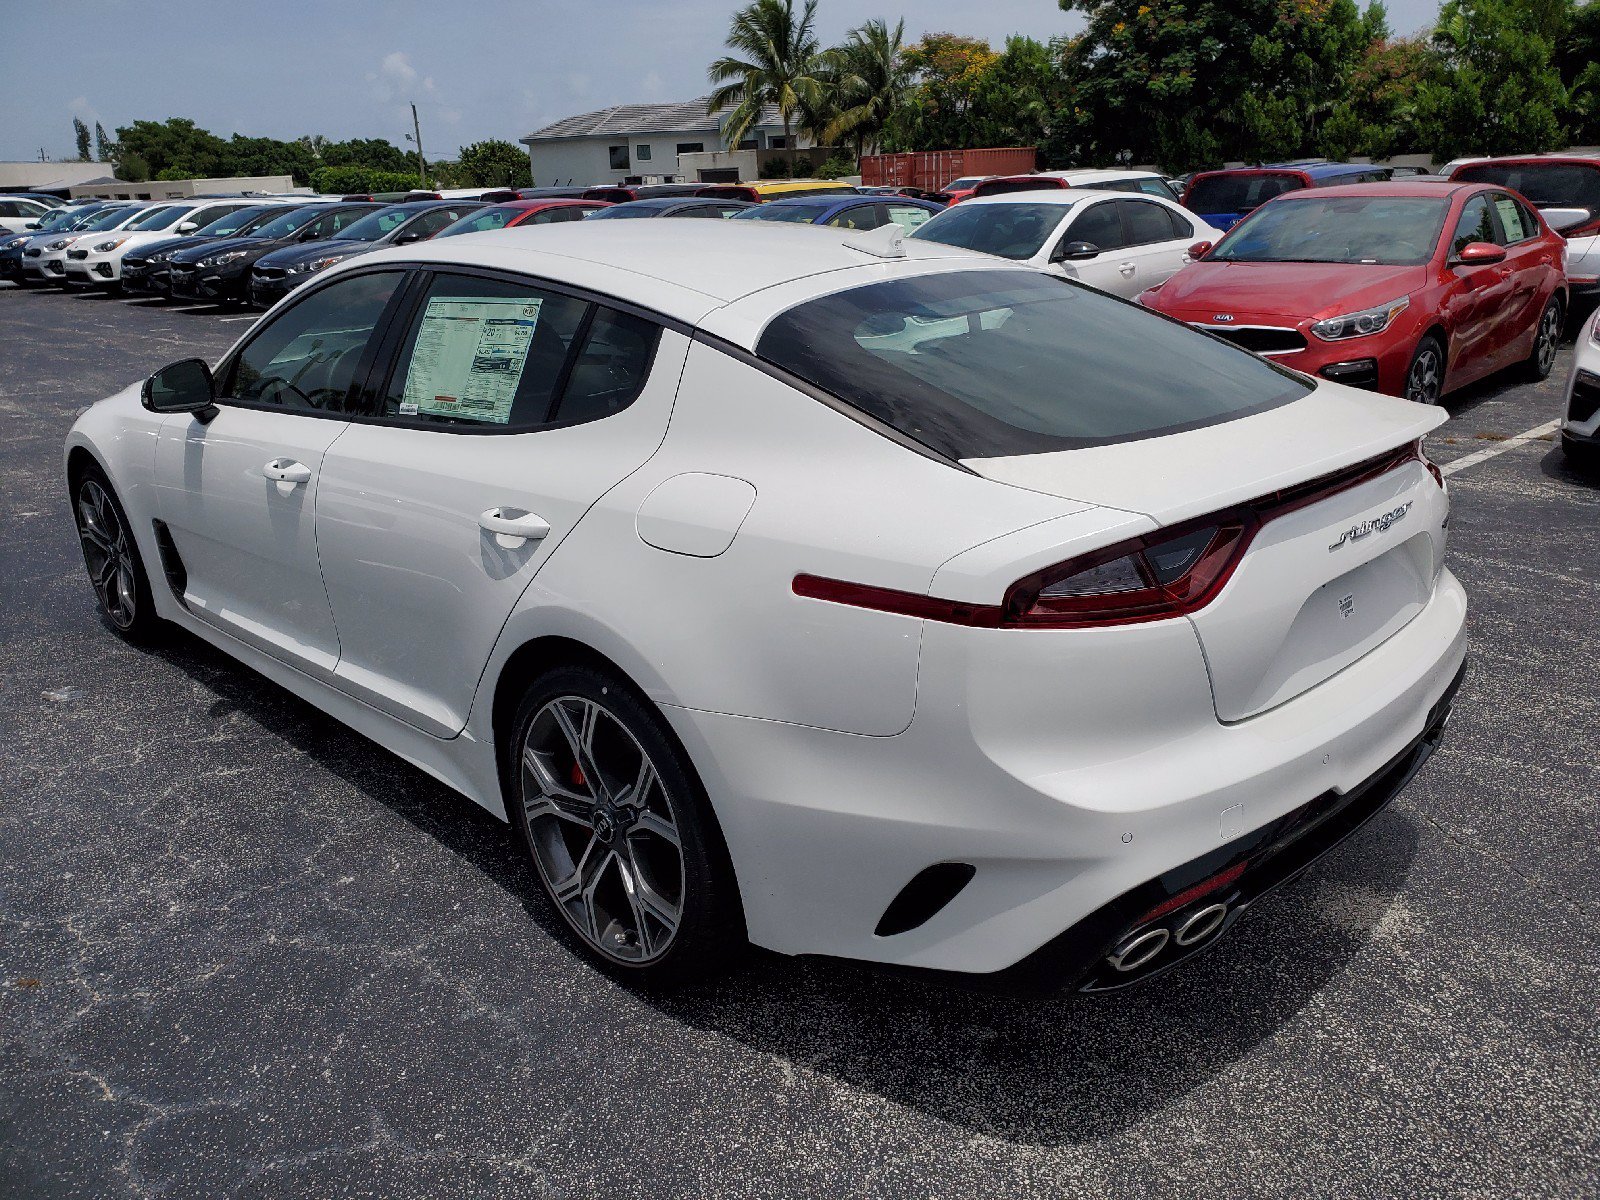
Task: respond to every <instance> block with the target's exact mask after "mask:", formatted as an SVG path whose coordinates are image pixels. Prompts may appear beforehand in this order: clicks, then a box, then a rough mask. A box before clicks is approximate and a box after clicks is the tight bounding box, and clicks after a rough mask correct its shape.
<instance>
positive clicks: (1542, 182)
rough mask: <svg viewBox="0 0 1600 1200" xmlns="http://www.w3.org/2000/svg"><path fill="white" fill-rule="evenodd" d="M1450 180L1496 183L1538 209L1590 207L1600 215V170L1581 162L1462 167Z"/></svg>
mask: <svg viewBox="0 0 1600 1200" xmlns="http://www.w3.org/2000/svg"><path fill="white" fill-rule="evenodd" d="M1451 178H1453V179H1455V180H1456V181H1458V182H1461V183H1493V184H1498V185H1499V186H1500V187H1505V188H1510V189H1511V190H1512V191H1514V192H1521V193H1522V194H1523V195H1524V196H1526V197H1527V198H1528V199H1529V200H1531V201H1533V205H1534V207H1535V208H1587V209H1588V210H1589V211H1590V212H1591V213H1595V212H1600V167H1589V166H1585V165H1583V164H1582V163H1520V164H1510V163H1506V164H1502V163H1483V164H1481V165H1479V166H1475V167H1462V168H1461V170H1459V171H1457V172H1456V173H1455V174H1454V175H1453V176H1452V177H1451Z"/></svg>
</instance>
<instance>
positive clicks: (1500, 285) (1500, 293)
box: [1442, 193, 1511, 383]
mask: <svg viewBox="0 0 1600 1200" xmlns="http://www.w3.org/2000/svg"><path fill="white" fill-rule="evenodd" d="M1500 236H1501V235H1500V227H1499V225H1498V224H1497V223H1496V222H1495V215H1494V210H1493V209H1492V208H1491V207H1490V205H1489V197H1488V195H1487V194H1482V193H1480V194H1479V195H1476V196H1469V197H1468V198H1467V201H1466V203H1465V204H1463V205H1462V207H1461V215H1460V216H1459V217H1457V218H1456V223H1455V229H1454V230H1453V231H1452V232H1451V234H1450V244H1449V246H1448V247H1447V248H1446V251H1445V253H1446V255H1447V256H1448V257H1447V259H1446V263H1447V266H1446V270H1448V271H1449V272H1450V273H1451V274H1452V275H1454V276H1455V280H1456V282H1455V285H1454V286H1453V287H1452V289H1451V291H1450V294H1449V295H1448V296H1446V298H1445V300H1444V303H1443V305H1442V308H1443V311H1444V318H1445V325H1446V327H1447V328H1448V329H1449V331H1450V343H1451V344H1450V363H1449V368H1448V370H1449V372H1450V375H1451V382H1452V383H1466V382H1468V381H1470V380H1473V379H1477V378H1479V377H1480V376H1483V375H1486V374H1488V373H1489V372H1490V371H1492V370H1494V368H1495V364H1496V361H1497V358H1498V347H1497V345H1496V341H1495V339H1496V336H1497V330H1498V320H1499V314H1500V310H1501V308H1502V306H1503V305H1505V304H1506V302H1507V301H1508V300H1509V298H1510V296H1511V268H1510V267H1509V266H1508V265H1507V264H1505V263H1483V264H1479V265H1475V266H1474V265H1466V264H1462V265H1458V266H1452V265H1448V264H1450V263H1453V262H1454V261H1455V256H1456V255H1457V254H1459V253H1460V252H1461V250H1462V248H1463V247H1465V246H1467V245H1470V244H1471V243H1473V242H1490V243H1495V244H1498V242H1499V241H1500Z"/></svg>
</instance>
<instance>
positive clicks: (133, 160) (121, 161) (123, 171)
mask: <svg viewBox="0 0 1600 1200" xmlns="http://www.w3.org/2000/svg"><path fill="white" fill-rule="evenodd" d="M112 174H114V175H115V176H116V177H117V178H118V179H122V180H126V181H127V182H128V183H143V182H145V181H146V180H147V179H149V178H150V164H149V163H148V162H147V161H145V157H144V155H142V154H140V153H139V152H138V151H137V150H128V151H126V152H124V153H123V155H122V156H121V157H120V158H118V159H117V167H116V170H115V171H113V172H112Z"/></svg>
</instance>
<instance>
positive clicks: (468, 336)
mask: <svg viewBox="0 0 1600 1200" xmlns="http://www.w3.org/2000/svg"><path fill="white" fill-rule="evenodd" d="M542 303H543V301H542V300H541V299H539V298H537V297H525V298H522V299H516V298H512V297H485V296H474V297H471V298H467V297H457V296H430V297H429V298H428V307H427V308H426V309H425V310H424V311H423V314H422V326H421V328H420V329H418V331H417V343H416V346H415V347H414V348H413V349H412V351H411V366H410V368H409V369H408V370H407V371H406V386H405V391H404V392H403V393H402V394H401V398H400V415H401V416H403V417H409V416H418V415H420V416H429V417H456V418H459V419H463V420H468V421H485V422H488V423H490V424H493V425H504V424H507V423H508V422H509V421H510V420H511V404H512V401H513V400H515V399H516V395H517V386H518V385H519V384H520V383H521V382H522V370H523V368H524V367H526V366H527V364H528V348H529V346H530V345H531V344H532V341H533V331H534V330H535V329H536V328H537V327H538V324H539V308H540V305H541V304H542Z"/></svg>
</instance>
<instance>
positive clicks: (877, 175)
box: [861, 146, 1039, 192]
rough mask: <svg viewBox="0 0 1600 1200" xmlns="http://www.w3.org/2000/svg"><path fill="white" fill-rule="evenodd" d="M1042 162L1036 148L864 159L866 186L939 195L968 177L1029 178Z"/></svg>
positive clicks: (909, 153) (914, 153) (926, 152)
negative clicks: (920, 189)
mask: <svg viewBox="0 0 1600 1200" xmlns="http://www.w3.org/2000/svg"><path fill="white" fill-rule="evenodd" d="M1038 162H1039V151H1038V150H1037V149H1035V148H1034V147H1032V146H1002V147H999V148H995V149H984V150H910V151H906V152H904V153H901V154H868V155H866V156H865V157H864V158H862V160H861V183H862V186H863V187H915V188H922V189H923V190H924V191H929V192H937V191H938V190H939V189H941V188H943V187H944V186H945V185H946V184H948V183H949V182H950V181H951V180H953V179H960V178H962V177H963V176H966V175H1026V174H1027V173H1028V172H1030V171H1032V170H1034V169H1035V168H1036V167H1037V165H1038Z"/></svg>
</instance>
